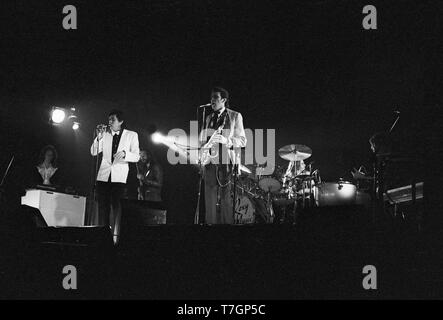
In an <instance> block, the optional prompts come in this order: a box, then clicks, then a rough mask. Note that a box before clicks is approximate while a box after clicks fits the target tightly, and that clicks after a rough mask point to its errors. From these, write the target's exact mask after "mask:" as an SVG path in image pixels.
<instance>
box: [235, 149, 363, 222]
mask: <svg viewBox="0 0 443 320" xmlns="http://www.w3.org/2000/svg"><path fill="white" fill-rule="evenodd" d="M278 155H279V156H280V158H282V159H284V160H286V161H288V162H289V163H288V166H287V168H286V169H284V168H282V167H279V166H277V167H276V168H273V169H274V170H273V172H272V174H270V175H269V174H267V175H264V174H263V173H264V172H266V170H265V169H264V168H263V167H260V166H258V165H248V166H243V165H241V166H240V172H241V175H240V176H239V180H238V184H237V188H238V192H237V201H236V206H235V218H234V221H235V224H252V223H285V222H293V223H295V222H296V217H297V214H298V212H299V211H300V210H303V209H305V208H310V207H314V206H317V207H324V206H339V205H352V204H356V203H357V193H358V192H357V187H356V185H354V184H353V183H350V182H348V181H343V180H342V179H339V180H338V181H335V182H322V181H321V177H320V174H319V171H318V170H312V169H313V168H312V162H311V163H310V164H309V165H306V164H305V162H304V161H305V160H307V159H308V158H310V157H311V155H312V150H311V148H309V147H307V146H305V145H301V144H290V145H286V146H283V147H281V148H280V149H279V150H278ZM274 211H275V212H278V216H277V217H276V215H275V213H274ZM288 211H289V212H290V213H291V214H287V212H288Z"/></svg>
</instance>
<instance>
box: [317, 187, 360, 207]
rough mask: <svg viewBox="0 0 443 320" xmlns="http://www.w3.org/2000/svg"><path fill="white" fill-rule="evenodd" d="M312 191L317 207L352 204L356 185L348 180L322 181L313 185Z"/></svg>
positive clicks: (354, 198)
mask: <svg viewBox="0 0 443 320" xmlns="http://www.w3.org/2000/svg"><path fill="white" fill-rule="evenodd" d="M313 193H314V199H315V205H316V206H318V207H325V206H342V205H353V204H355V203H356V194H357V187H356V186H355V185H354V184H352V183H350V182H348V181H338V182H322V183H319V184H317V185H316V186H314V187H313Z"/></svg>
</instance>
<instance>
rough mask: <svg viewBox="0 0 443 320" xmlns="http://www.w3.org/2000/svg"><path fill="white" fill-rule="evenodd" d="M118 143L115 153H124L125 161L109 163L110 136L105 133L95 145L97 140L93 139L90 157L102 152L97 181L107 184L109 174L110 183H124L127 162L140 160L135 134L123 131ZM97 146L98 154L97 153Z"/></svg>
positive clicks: (110, 152)
mask: <svg viewBox="0 0 443 320" xmlns="http://www.w3.org/2000/svg"><path fill="white" fill-rule="evenodd" d="M121 135H122V136H121V138H120V143H119V144H118V148H117V152H120V151H125V152H126V156H125V159H123V160H121V161H119V162H116V161H115V160H114V162H111V159H112V134H111V133H109V132H105V133H104V134H103V138H102V139H100V140H99V141H98V143H97V138H95V139H94V141H93V142H92V145H91V155H93V156H96V155H97V154H99V153H101V152H103V158H102V163H101V165H100V169H99V170H98V174H97V181H104V182H107V181H108V180H109V174H111V182H121V183H126V180H127V178H128V172H129V166H128V162H138V160H139V159H140V154H139V153H140V149H139V146H138V134H137V132H134V131H130V130H126V129H123V132H121ZM97 145H98V152H97Z"/></svg>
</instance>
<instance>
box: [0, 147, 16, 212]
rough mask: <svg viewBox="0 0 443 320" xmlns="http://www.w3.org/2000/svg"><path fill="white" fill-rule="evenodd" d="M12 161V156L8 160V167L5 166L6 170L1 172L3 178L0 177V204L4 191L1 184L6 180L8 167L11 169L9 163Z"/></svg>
mask: <svg viewBox="0 0 443 320" xmlns="http://www.w3.org/2000/svg"><path fill="white" fill-rule="evenodd" d="M13 162H14V156H12V158H11V160H10V161H9V164H8V167H7V168H6V171H5V173H4V174H3V178H2V181H1V183H0V204H2V201H3V192H4V190H3V185H4V183H5V181H6V177H7V176H8V173H9V169H11V165H12V163H13Z"/></svg>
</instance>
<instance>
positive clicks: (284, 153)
mask: <svg viewBox="0 0 443 320" xmlns="http://www.w3.org/2000/svg"><path fill="white" fill-rule="evenodd" d="M278 155H279V156H280V158H282V159H285V160H289V161H300V160H305V159H308V158H309V157H310V156H311V155H312V150H311V148H309V147H307V146H305V145H302V144H288V145H287V146H283V147H281V148H280V149H278Z"/></svg>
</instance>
